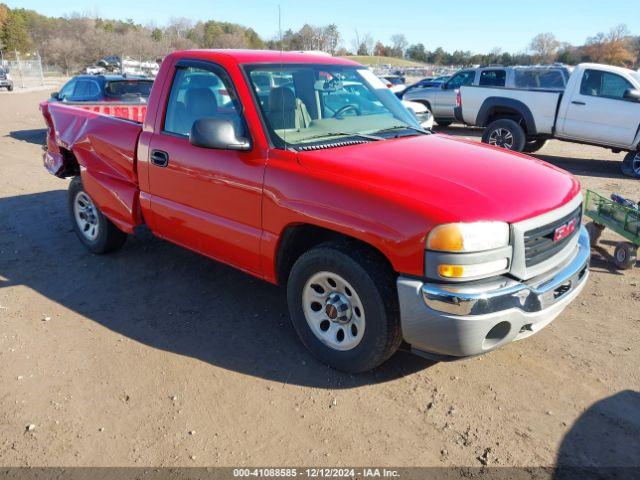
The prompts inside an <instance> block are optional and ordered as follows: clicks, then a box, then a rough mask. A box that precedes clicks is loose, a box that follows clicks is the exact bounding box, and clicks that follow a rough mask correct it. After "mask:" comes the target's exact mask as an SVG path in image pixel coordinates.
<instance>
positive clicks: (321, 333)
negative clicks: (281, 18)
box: [42, 50, 590, 372]
mask: <svg viewBox="0 0 640 480" xmlns="http://www.w3.org/2000/svg"><path fill="white" fill-rule="evenodd" d="M265 73H266V74H269V75H279V77H280V78H284V77H286V78H287V79H288V80H289V81H288V82H286V83H285V84H284V85H281V86H278V87H273V88H272V89H271V91H270V93H269V98H268V101H267V102H266V103H265V102H262V101H261V100H260V96H259V95H257V92H258V91H259V88H262V87H260V86H259V85H258V83H257V82H260V83H261V84H263V83H264V82H263V77H264V74H265ZM203 76H209V77H211V78H213V80H212V81H211V82H210V85H220V84H222V87H220V86H217V87H215V88H213V87H206V86H203V85H206V83H205V82H204V81H202V80H198V81H197V82H194V81H192V79H193V78H194V77H195V78H202V77H203ZM258 79H259V80H258ZM345 82H353V83H358V84H360V85H361V86H362V88H364V89H366V90H367V91H368V94H369V95H371V96H372V97H373V98H376V99H377V103H378V105H377V108H373V107H372V106H371V105H367V109H363V108H362V107H361V106H360V105H358V104H354V103H352V100H353V99H352V97H350V96H349V95H348V94H345V93H344V84H345ZM221 88H224V90H225V92H226V95H225V97H226V96H228V97H229V98H230V99H231V101H230V102H229V103H228V104H225V105H220V104H219V103H218V101H217V100H216V90H220V89H221ZM42 111H43V115H44V117H45V120H46V123H47V125H48V134H47V150H46V152H45V155H44V163H45V166H46V168H47V169H48V170H49V171H50V172H51V173H52V174H54V175H57V176H59V177H72V178H73V180H72V181H71V182H70V185H69V199H68V202H69V203H68V205H69V214H70V217H71V219H72V222H73V224H74V229H75V232H76V234H77V236H78V238H79V240H80V241H81V242H82V243H83V244H84V245H85V246H86V247H87V248H88V249H89V250H90V251H92V252H94V253H98V254H101V253H107V252H110V251H113V250H116V249H118V248H120V247H122V245H123V244H124V242H125V240H126V237H127V233H132V232H133V231H134V229H135V228H136V227H137V226H139V225H141V224H143V223H145V224H147V225H148V227H149V228H150V229H151V231H152V232H154V233H155V234H156V235H157V236H159V237H161V238H164V239H166V240H168V241H170V242H174V243H176V244H178V245H182V246H183V247H186V248H189V249H192V250H194V251H196V252H199V253H201V254H203V255H206V256H209V257H211V258H214V259H216V260H219V261H222V262H224V263H227V264H230V265H232V266H234V267H236V268H239V269H241V270H243V271H245V272H247V273H249V274H251V275H254V276H256V277H258V278H261V279H264V280H266V281H268V282H272V283H274V284H279V285H283V286H286V289H287V299H288V305H289V312H290V316H291V320H292V323H293V326H294V328H295V330H296V332H297V333H298V335H299V336H300V339H301V340H302V342H303V343H304V344H305V345H306V346H307V348H308V349H309V350H310V351H311V352H312V353H313V354H314V355H315V356H317V357H318V358H319V359H320V360H321V361H322V362H324V363H325V364H328V365H330V366H332V367H334V368H337V369H341V370H345V371H349V372H362V371H366V370H369V369H372V368H374V367H376V366H378V365H380V364H381V363H383V362H384V361H385V360H387V359H388V358H389V357H390V356H391V355H392V354H393V353H394V352H395V351H396V350H397V349H398V347H399V346H400V345H401V344H402V342H403V341H404V342H405V344H406V345H410V348H411V349H412V350H413V351H416V352H422V353H423V354H425V355H429V356H432V357H437V358H453V357H465V356H470V355H477V354H481V353H486V352H489V351H491V350H494V349H496V348H498V347H501V346H503V345H505V344H507V343H509V342H511V341H513V340H520V339H524V338H526V337H528V336H530V335H532V334H533V333H535V332H538V331H539V330H540V329H542V328H543V327H545V326H546V325H547V324H549V323H550V322H551V321H552V320H553V319H554V318H556V317H557V316H558V315H559V314H560V313H561V312H562V310H563V309H564V308H565V307H566V306H567V305H568V304H569V303H571V302H572V301H573V300H574V299H575V298H576V296H577V295H578V294H579V293H580V291H581V290H582V289H583V288H584V286H585V284H586V280H587V277H588V265H589V255H590V253H589V237H588V235H587V233H586V231H585V230H584V228H582V227H581V226H580V220H581V215H582V208H581V205H582V197H581V193H580V185H579V183H578V181H577V180H576V179H575V178H574V177H572V176H571V175H570V174H568V173H566V172H564V171H561V170H559V169H556V168H550V167H549V165H547V164H545V163H543V162H540V161H537V160H533V159H530V158H528V157H525V156H524V155H520V154H516V153H513V152H508V151H506V150H498V149H495V148H490V147H487V146H485V145H480V144H472V143H470V142H465V141H463V140H458V139H454V138H450V137H447V136H443V135H434V134H431V133H430V132H427V131H425V130H423V129H421V128H419V126H418V123H417V122H416V120H415V118H414V117H413V115H411V114H410V113H409V112H408V111H407V109H406V108H404V107H403V106H402V104H401V103H400V101H399V100H398V99H397V98H396V97H395V95H393V94H392V93H391V92H390V91H389V90H388V89H387V88H385V86H384V84H383V83H382V82H381V81H380V80H379V79H378V78H377V77H376V76H375V75H373V74H372V73H371V72H370V71H369V70H368V69H367V68H365V67H363V66H362V65H359V64H357V63H355V62H352V61H350V60H346V59H341V58H337V57H326V56H319V55H318V56H316V55H309V54H302V53H295V52H272V51H248V50H220V51H216V50H202V51H186V52H174V53H172V54H170V55H168V56H167V57H166V58H165V60H164V62H163V63H162V66H161V68H160V72H159V75H158V80H157V82H156V83H155V84H154V87H153V89H152V91H151V96H150V98H149V113H148V115H147V116H146V118H145V120H144V124H140V123H134V122H131V121H125V120H122V119H119V118H113V117H108V116H105V115H94V114H91V113H90V112H87V111H84V110H81V109H78V108H75V107H73V106H69V105H65V104H64V103H44V104H43V105H42ZM70 288H71V287H70ZM247 296H248V297H250V296H251V292H250V291H248V292H247ZM167 301H168V302H170V301H171V300H170V299H168V300H167ZM229 321H232V319H230V320H229ZM265 327H268V326H265V325H264V324H261V323H260V322H259V321H257V322H256V328H265ZM244 333H245V334H247V335H250V334H251V333H250V332H244ZM285 350H286V349H285ZM425 352H426V353H425Z"/></svg>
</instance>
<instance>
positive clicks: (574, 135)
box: [455, 63, 640, 178]
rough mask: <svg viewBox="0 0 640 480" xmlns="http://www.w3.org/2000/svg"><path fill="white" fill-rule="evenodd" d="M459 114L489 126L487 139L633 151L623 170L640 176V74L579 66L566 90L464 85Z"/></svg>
mask: <svg viewBox="0 0 640 480" xmlns="http://www.w3.org/2000/svg"><path fill="white" fill-rule="evenodd" d="M459 95H460V96H459V98H458V106H457V108H456V112H455V114H456V118H457V119H458V120H459V121H462V122H464V123H466V124H467V125H475V126H480V127H485V130H484V133H483V135H482V141H483V142H485V143H488V144H491V145H495V146H499V147H503V148H507V149H509V150H516V151H518V152H523V151H524V152H535V151H537V150H539V149H540V148H542V147H543V146H544V144H545V142H546V141H547V140H548V139H550V138H557V139H558V140H565V141H569V142H577V143H584V144H589V145H596V146H601V147H605V148H610V149H611V150H612V151H614V152H616V153H618V152H622V151H627V152H629V154H628V155H627V156H626V157H625V161H624V164H623V172H624V173H626V174H627V175H632V176H635V177H638V178H640V73H638V72H635V71H633V70H628V69H625V68H620V67H613V66H609V65H598V64H588V63H584V64H581V65H578V66H577V67H576V68H575V69H574V71H573V73H572V74H571V76H570V77H569V81H568V82H567V86H566V88H565V90H564V91H558V92H550V91H548V90H546V91H544V90H539V89H535V88H529V89H514V88H505V87H480V86H471V85H470V86H464V87H462V88H460V94H459Z"/></svg>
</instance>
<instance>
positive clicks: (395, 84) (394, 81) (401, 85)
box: [381, 75, 406, 93]
mask: <svg viewBox="0 0 640 480" xmlns="http://www.w3.org/2000/svg"><path fill="white" fill-rule="evenodd" d="M381 78H382V81H383V82H385V83H386V85H387V87H389V89H390V90H391V91H392V92H393V93H399V92H402V91H403V90H404V89H405V88H406V85H405V78H404V77H403V76H401V75H384V76H382V77H381Z"/></svg>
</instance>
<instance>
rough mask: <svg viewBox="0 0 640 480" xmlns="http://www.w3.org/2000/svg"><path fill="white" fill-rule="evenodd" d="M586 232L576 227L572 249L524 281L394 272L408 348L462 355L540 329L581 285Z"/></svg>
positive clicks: (585, 267) (587, 248) (585, 264)
mask: <svg viewBox="0 0 640 480" xmlns="http://www.w3.org/2000/svg"><path fill="white" fill-rule="evenodd" d="M589 258H590V245H589V235H588V234H587V231H586V229H585V228H584V227H581V229H580V234H579V237H578V243H577V247H576V251H575V254H574V255H572V256H571V257H569V259H567V260H565V261H564V262H563V263H562V264H560V265H559V266H558V267H556V268H555V269H553V270H551V271H550V272H547V273H545V274H543V275H540V276H538V277H536V278H533V279H531V280H529V281H527V282H519V281H517V280H514V279H511V278H508V277H501V278H500V279H497V280H496V279H492V280H490V281H481V282H470V283H468V284H455V285H453V284H448V285H445V284H433V283H424V282H421V281H419V280H415V279H411V278H406V277H400V278H399V279H398V298H399V300H400V313H401V325H402V333H403V336H404V339H405V341H406V342H407V343H409V344H410V345H411V346H412V348H414V349H416V350H419V351H424V352H428V353H432V354H436V355H442V356H451V357H465V356H471V355H478V354H481V353H485V352H488V351H491V350H494V349H496V348H498V347H500V346H502V345H504V344H506V343H509V342H511V341H514V340H520V339H522V338H525V337H528V336H530V335H532V334H533V333H536V332H537V331H539V330H541V329H542V328H544V327H545V326H547V325H548V324H549V323H550V322H551V321H553V320H554V319H555V318H556V317H557V316H558V315H559V314H560V313H561V312H562V310H564V308H565V307H566V306H567V305H568V304H569V303H571V302H572V301H573V300H574V299H575V298H576V297H577V296H578V294H579V293H580V292H581V291H582V289H583V288H584V286H585V284H586V280H587V278H588V276H589Z"/></svg>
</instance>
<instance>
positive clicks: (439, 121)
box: [436, 119, 453, 128]
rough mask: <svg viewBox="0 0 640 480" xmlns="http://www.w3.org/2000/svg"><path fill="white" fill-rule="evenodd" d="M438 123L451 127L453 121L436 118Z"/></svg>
mask: <svg viewBox="0 0 640 480" xmlns="http://www.w3.org/2000/svg"><path fill="white" fill-rule="evenodd" d="M436 123H437V124H438V126H440V127H442V128H447V127H449V126H450V125H451V124H452V123H453V122H452V121H450V120H437V119H436Z"/></svg>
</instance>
